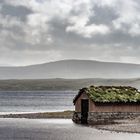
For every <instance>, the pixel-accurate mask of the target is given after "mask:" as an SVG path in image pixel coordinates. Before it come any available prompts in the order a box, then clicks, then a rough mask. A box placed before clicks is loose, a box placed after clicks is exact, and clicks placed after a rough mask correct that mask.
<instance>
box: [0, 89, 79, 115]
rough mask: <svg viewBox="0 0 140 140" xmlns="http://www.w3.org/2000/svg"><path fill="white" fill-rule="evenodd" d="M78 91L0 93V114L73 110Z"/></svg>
mask: <svg viewBox="0 0 140 140" xmlns="http://www.w3.org/2000/svg"><path fill="white" fill-rule="evenodd" d="M76 94H77V91H0V113H22V112H23V113H24V112H53V111H63V110H73V109H74V106H73V98H74V97H75V95H76Z"/></svg>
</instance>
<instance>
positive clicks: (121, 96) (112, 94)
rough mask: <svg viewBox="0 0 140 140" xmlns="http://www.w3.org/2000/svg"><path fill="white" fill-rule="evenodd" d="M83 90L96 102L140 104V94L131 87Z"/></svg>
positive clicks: (100, 87)
mask: <svg viewBox="0 0 140 140" xmlns="http://www.w3.org/2000/svg"><path fill="white" fill-rule="evenodd" d="M82 90H85V92H86V93H87V94H88V95H89V97H90V98H91V99H92V100H93V101H94V102H140V92H139V91H138V90H137V89H136V88H133V87H130V86H90V87H89V88H84V89H82Z"/></svg>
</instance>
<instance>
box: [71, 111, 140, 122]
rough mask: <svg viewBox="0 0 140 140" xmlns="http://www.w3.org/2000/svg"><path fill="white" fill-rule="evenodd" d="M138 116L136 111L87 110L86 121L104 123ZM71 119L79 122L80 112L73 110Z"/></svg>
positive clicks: (139, 114)
mask: <svg viewBox="0 0 140 140" xmlns="http://www.w3.org/2000/svg"><path fill="white" fill-rule="evenodd" d="M138 116H140V113H138V112H136V113H134V112H89V113H88V119H87V121H88V124H104V123H113V122H114V121H115V120H120V119H134V118H136V117H138ZM73 121H74V122H75V123H79V124H80V123H81V112H74V115H73Z"/></svg>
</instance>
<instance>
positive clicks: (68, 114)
mask: <svg viewBox="0 0 140 140" xmlns="http://www.w3.org/2000/svg"><path fill="white" fill-rule="evenodd" d="M72 115H73V111H70V110H67V111H57V112H37V113H16V114H13V113H10V114H0V118H27V119H48V118H62V119H72Z"/></svg>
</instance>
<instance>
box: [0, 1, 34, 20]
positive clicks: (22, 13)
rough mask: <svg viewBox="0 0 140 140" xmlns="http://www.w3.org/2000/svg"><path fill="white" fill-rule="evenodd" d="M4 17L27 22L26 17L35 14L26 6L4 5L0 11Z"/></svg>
mask: <svg viewBox="0 0 140 140" xmlns="http://www.w3.org/2000/svg"><path fill="white" fill-rule="evenodd" d="M0 13H1V14H3V15H5V16H6V15H9V16H14V17H17V18H19V19H20V20H22V21H25V20H26V16H27V15H29V14H31V13H33V12H32V10H31V9H28V8H27V7H25V6H14V5H8V4H3V6H2V9H1V11H0Z"/></svg>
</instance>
